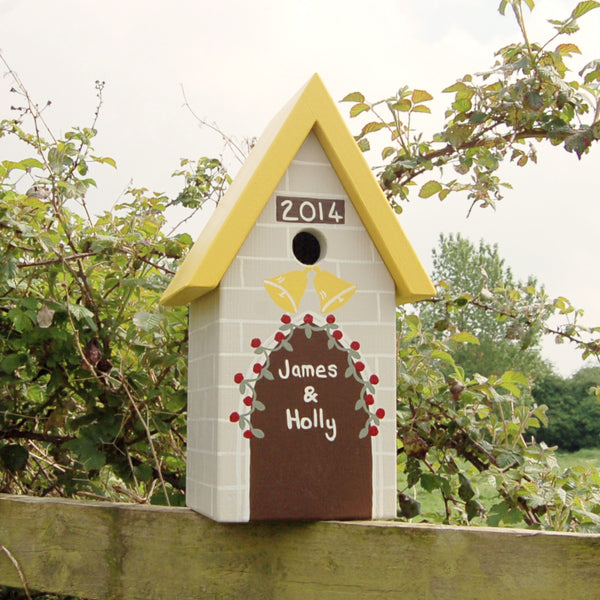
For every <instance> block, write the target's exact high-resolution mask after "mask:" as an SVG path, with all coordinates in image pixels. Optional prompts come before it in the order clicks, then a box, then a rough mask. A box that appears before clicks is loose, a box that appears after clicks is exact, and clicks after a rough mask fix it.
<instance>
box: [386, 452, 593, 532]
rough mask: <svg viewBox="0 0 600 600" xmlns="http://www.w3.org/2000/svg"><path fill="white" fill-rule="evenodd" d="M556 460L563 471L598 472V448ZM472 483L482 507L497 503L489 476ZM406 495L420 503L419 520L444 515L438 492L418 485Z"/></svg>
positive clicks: (559, 455)
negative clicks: (583, 468) (581, 468)
mask: <svg viewBox="0 0 600 600" xmlns="http://www.w3.org/2000/svg"><path fill="white" fill-rule="evenodd" d="M556 458H557V460H558V462H559V464H560V466H561V467H563V468H565V469H567V468H569V467H573V466H576V465H581V466H590V467H596V469H598V470H599V471H600V448H586V449H584V450H579V451H578V452H560V451H559V452H557V453H556ZM473 483H474V484H475V486H476V487H477V490H478V491H479V496H478V498H477V499H478V500H479V502H481V504H483V506H485V507H486V508H489V507H490V506H492V505H493V504H495V503H496V502H498V500H499V498H498V495H497V493H496V490H495V488H494V486H493V484H492V482H491V481H490V477H489V475H486V474H485V473H483V474H480V475H478V476H477V477H476V478H474V479H473ZM405 488H406V478H405V477H404V474H403V473H400V474H399V477H398V489H399V490H404V489H405ZM406 493H407V494H409V495H410V496H414V497H416V499H417V500H418V501H419V502H420V503H421V516H422V517H421V518H424V519H426V520H427V515H428V514H431V513H437V514H439V515H443V514H444V512H445V511H444V502H443V500H442V497H441V493H440V492H439V490H435V491H433V492H427V491H426V490H423V489H422V488H421V486H420V485H417V486H416V487H415V488H410V489H409V490H406Z"/></svg>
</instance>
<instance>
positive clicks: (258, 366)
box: [252, 363, 263, 375]
mask: <svg viewBox="0 0 600 600" xmlns="http://www.w3.org/2000/svg"><path fill="white" fill-rule="evenodd" d="M262 369H263V366H262V365H261V364H260V363H254V366H253V367H252V370H253V371H254V372H255V373H256V374H257V375H258V374H259V373H260V372H261V371H262Z"/></svg>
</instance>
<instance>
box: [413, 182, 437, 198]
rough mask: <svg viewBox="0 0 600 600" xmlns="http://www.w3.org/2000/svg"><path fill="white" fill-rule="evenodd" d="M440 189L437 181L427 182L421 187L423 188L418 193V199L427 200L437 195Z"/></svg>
mask: <svg viewBox="0 0 600 600" xmlns="http://www.w3.org/2000/svg"><path fill="white" fill-rule="evenodd" d="M441 189H442V184H441V183H440V182H439V181H434V180H431V181H428V182H427V183H425V184H424V185H423V187H422V188H421V189H420V191H419V197H420V198H429V197H430V196H433V195H434V194H437V193H438V192H439V191H441Z"/></svg>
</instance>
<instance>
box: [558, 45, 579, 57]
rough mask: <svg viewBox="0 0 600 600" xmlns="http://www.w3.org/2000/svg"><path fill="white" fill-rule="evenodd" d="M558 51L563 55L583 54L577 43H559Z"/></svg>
mask: <svg viewBox="0 0 600 600" xmlns="http://www.w3.org/2000/svg"><path fill="white" fill-rule="evenodd" d="M556 51H557V52H558V53H559V54H562V55H563V56H570V55H571V54H581V50H580V49H579V47H578V46H576V45H575V44H559V45H558V46H556Z"/></svg>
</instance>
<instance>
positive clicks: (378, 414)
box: [375, 408, 385, 419]
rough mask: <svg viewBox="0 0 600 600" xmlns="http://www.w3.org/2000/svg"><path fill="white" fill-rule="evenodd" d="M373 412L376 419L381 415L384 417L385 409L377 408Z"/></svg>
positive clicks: (381, 417)
mask: <svg viewBox="0 0 600 600" xmlns="http://www.w3.org/2000/svg"><path fill="white" fill-rule="evenodd" d="M375 414H376V415H377V418H378V419H383V417H385V410H383V408H378V409H377V412H376V413H375Z"/></svg>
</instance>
